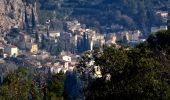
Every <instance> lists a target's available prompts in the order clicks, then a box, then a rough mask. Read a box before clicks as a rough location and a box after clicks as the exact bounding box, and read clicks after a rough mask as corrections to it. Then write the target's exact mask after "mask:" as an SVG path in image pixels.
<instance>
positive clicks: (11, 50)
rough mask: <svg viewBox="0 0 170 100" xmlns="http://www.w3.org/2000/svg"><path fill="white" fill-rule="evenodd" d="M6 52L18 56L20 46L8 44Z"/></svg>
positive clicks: (11, 55)
mask: <svg viewBox="0 0 170 100" xmlns="http://www.w3.org/2000/svg"><path fill="white" fill-rule="evenodd" d="M5 53H7V54H8V55H9V56H10V57H16V56H18V48H17V47H16V46H12V45H10V46H7V47H6V48H5Z"/></svg>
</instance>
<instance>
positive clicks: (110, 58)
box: [77, 47, 170, 100]
mask: <svg viewBox="0 0 170 100" xmlns="http://www.w3.org/2000/svg"><path fill="white" fill-rule="evenodd" d="M99 54H100V56H96V57H95V59H94V58H93V57H92V58H88V57H87V58H86V57H85V58H84V60H82V61H81V62H80V64H79V65H78V67H77V69H78V72H80V73H82V76H81V77H83V76H84V75H85V74H86V72H85V70H88V69H89V66H88V65H86V64H87V63H86V62H87V60H88V59H94V60H95V65H98V66H100V68H101V72H102V76H103V77H102V78H95V79H93V78H88V79H86V80H85V81H88V86H87V87H84V88H85V89H84V90H85V91H84V94H85V97H86V99H87V100H96V99H107V100H111V99H116V100H117V99H118V100H119V99H120V100H122V99H123V100H124V99H138V100H148V99H151V100H155V99H168V98H170V94H169V92H170V85H169V83H168V81H167V75H165V76H166V77H161V76H162V74H163V73H167V71H166V70H165V69H163V68H162V67H161V65H162V64H161V62H160V61H159V60H157V59H156V57H155V56H153V55H154V54H153V53H152V51H151V50H149V49H147V48H146V49H142V48H131V49H130V50H126V48H115V47H105V48H104V50H103V51H102V52H101V53H98V54H97V55H99ZM92 55H94V54H93V53H92ZM108 74H110V75H111V79H110V80H106V77H107V75H108ZM83 80H84V79H83Z"/></svg>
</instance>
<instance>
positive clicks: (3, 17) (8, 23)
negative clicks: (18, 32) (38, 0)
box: [0, 0, 33, 30]
mask: <svg viewBox="0 0 170 100" xmlns="http://www.w3.org/2000/svg"><path fill="white" fill-rule="evenodd" d="M25 5H26V4H25V3H24V2H23V1H22V0H0V29H3V30H7V29H10V28H12V27H17V28H22V27H23V25H24V21H25V14H27V16H28V18H29V16H31V14H32V13H31V9H32V7H33V6H32V5H31V4H27V6H25ZM25 11H26V12H27V13H25Z"/></svg>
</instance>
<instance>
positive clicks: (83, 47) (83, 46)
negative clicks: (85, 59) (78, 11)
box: [77, 33, 90, 53]
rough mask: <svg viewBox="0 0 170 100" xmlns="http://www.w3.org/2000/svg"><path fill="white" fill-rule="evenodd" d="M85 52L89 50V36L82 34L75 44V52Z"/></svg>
mask: <svg viewBox="0 0 170 100" xmlns="http://www.w3.org/2000/svg"><path fill="white" fill-rule="evenodd" d="M87 50H90V40H89V36H88V35H87V34H86V33H84V34H83V38H82V39H81V40H80V41H78V42H77V52H78V53H83V52H85V51H87Z"/></svg>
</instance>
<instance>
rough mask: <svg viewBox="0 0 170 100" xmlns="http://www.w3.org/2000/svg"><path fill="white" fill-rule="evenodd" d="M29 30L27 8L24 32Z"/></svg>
mask: <svg viewBox="0 0 170 100" xmlns="http://www.w3.org/2000/svg"><path fill="white" fill-rule="evenodd" d="M28 29H29V23H28V16H27V10H26V6H25V25H24V30H27V31H28Z"/></svg>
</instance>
